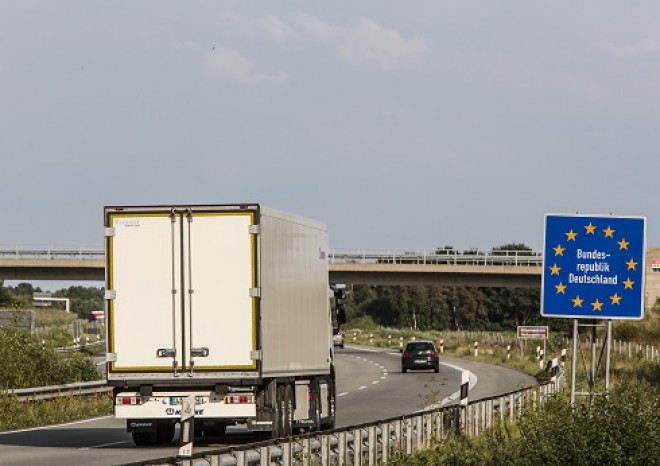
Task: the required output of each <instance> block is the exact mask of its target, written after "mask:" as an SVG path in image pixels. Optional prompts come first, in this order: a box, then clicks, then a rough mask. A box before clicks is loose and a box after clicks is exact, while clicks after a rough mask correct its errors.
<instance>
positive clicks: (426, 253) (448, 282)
mask: <svg viewBox="0 0 660 466" xmlns="http://www.w3.org/2000/svg"><path fill="white" fill-rule="evenodd" d="M329 261H330V277H329V278H330V282H331V283H345V284H371V285H432V286H466V287H529V288H540V286H541V272H542V265H543V257H542V255H541V253H540V252H534V251H490V252H485V251H478V250H471V251H456V250H441V251H436V250H423V249H422V250H365V249H332V250H330V252H329ZM104 264H105V262H104V254H103V249H102V248H101V247H78V248H55V247H44V248H24V247H11V248H10V247H0V280H19V281H30V280H64V281H97V282H102V281H103V280H104ZM645 277H646V279H645V281H646V283H645V303H646V305H645V306H646V307H650V306H652V305H653V303H655V301H656V299H657V297H658V296H660V248H650V249H648V250H647V260H646V274H645Z"/></svg>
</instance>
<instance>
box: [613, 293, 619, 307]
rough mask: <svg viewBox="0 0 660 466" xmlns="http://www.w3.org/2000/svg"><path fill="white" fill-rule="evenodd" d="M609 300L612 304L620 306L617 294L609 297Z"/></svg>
mask: <svg viewBox="0 0 660 466" xmlns="http://www.w3.org/2000/svg"><path fill="white" fill-rule="evenodd" d="M610 299H611V300H612V304H613V305H614V304H621V296H619V295H618V294H616V293H614V296H610Z"/></svg>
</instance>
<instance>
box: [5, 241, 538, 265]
mask: <svg viewBox="0 0 660 466" xmlns="http://www.w3.org/2000/svg"><path fill="white" fill-rule="evenodd" d="M328 256H329V260H330V263H360V264H445V265H512V266H534V267H536V266H541V265H542V263H543V256H542V254H541V253H540V252H537V251H514V250H502V251H480V250H478V249H470V250H467V251H459V250H456V249H387V250H377V249H375V250H369V249H330V252H329V255H328ZM0 258H2V259H64V260H66V259H77V260H81V259H82V260H101V259H103V258H104V251H103V247H102V246H78V247H60V246H22V245H1V244H0Z"/></svg>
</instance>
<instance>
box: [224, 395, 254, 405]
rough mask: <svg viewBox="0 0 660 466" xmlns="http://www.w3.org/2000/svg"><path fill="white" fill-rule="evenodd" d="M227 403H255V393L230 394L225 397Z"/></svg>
mask: <svg viewBox="0 0 660 466" xmlns="http://www.w3.org/2000/svg"><path fill="white" fill-rule="evenodd" d="M225 404H228V405H245V404H254V395H228V396H226V397H225Z"/></svg>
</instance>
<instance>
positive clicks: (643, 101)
mask: <svg viewBox="0 0 660 466" xmlns="http://www.w3.org/2000/svg"><path fill="white" fill-rule="evenodd" d="M659 24H660V2H658V1H657V0H654V1H635V2H620V1H610V0H598V1H584V2H577V3H576V2H556V1H554V2H549V1H546V2H530V1H529V0H511V1H498V2H494V1H485V0H484V1H466V0H460V1H459V0H456V1H440V0H429V1H388V0H377V1H375V0H374V1H364V0H363V1H359V2H356V1H339V0H334V1H331V2H330V1H326V2H311V1H285V0H278V1H220V0H213V1H185V2H183V1H178V2H172V1H165V0H158V1H138V0H130V1H117V0H114V1H93V0H84V1H83V0H80V1H66V0H58V1H47V0H43V1H30V0H0V157H1V165H0V167H1V170H2V176H1V183H0V199H1V200H2V204H3V207H4V209H3V215H2V220H0V245H14V244H21V245H47V244H54V245H60V246H69V245H98V246H100V245H101V244H102V231H103V219H102V212H103V206H104V205H121V204H129V205H135V204H169V203H172V204H185V203H193V204H196V203H200V204H213V203H234V202H237V203H238V202H259V203H262V204H265V205H268V206H271V207H274V208H277V209H281V210H285V211H290V212H293V213H297V214H302V215H306V216H309V217H312V218H316V219H319V220H323V221H325V222H327V224H328V228H329V231H330V246H331V247H333V248H369V249H381V248H383V249H384V248H400V249H404V248H405V249H412V248H415V249H421V248H434V247H436V246H444V245H453V246H455V247H458V248H469V247H477V248H479V249H484V250H486V249H490V248H491V247H493V246H498V245H501V244H504V243H510V242H522V243H526V244H528V245H529V246H531V247H533V248H534V249H536V250H540V249H541V247H542V244H543V227H544V224H543V221H544V214H545V213H548V212H554V213H575V212H579V213H584V214H609V213H612V214H615V215H644V216H647V217H648V223H647V244H648V245H649V246H654V245H660V229H659V228H658V225H657V221H656V219H657V213H658V210H659V208H658V205H659V202H660V151H659V150H660V27H658V25H659Z"/></svg>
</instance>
